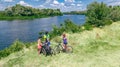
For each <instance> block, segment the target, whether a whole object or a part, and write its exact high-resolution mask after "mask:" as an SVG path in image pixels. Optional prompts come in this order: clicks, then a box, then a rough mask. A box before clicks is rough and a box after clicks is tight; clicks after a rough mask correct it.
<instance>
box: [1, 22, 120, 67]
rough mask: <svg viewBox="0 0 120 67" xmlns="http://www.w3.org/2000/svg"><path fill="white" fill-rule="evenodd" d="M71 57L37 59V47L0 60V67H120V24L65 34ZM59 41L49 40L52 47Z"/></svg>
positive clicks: (31, 47) (63, 54)
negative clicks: (70, 49)
mask: <svg viewBox="0 0 120 67" xmlns="http://www.w3.org/2000/svg"><path fill="white" fill-rule="evenodd" d="M67 37H68V41H69V45H71V46H72V47H73V49H74V51H73V53H72V54H66V53H60V54H57V55H54V56H47V57H45V56H44V55H42V54H41V55H38V54H37V49H36V46H37V44H36V43H33V44H35V45H32V46H30V47H28V48H24V49H23V50H21V51H19V52H15V53H12V54H10V55H9V56H8V57H5V58H2V59H1V60H0V67H120V22H115V23H113V24H111V25H109V26H105V27H104V28H102V29H100V28H94V29H93V30H91V31H83V32H80V33H74V34H70V33H67ZM60 40H61V37H60V36H57V37H55V38H53V39H52V47H54V45H56V44H57V42H59V41H60Z"/></svg>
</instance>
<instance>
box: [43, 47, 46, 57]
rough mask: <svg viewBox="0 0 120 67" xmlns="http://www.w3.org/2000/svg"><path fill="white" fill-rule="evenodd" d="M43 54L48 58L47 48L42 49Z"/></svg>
mask: <svg viewBox="0 0 120 67" xmlns="http://www.w3.org/2000/svg"><path fill="white" fill-rule="evenodd" d="M42 53H43V55H45V56H47V52H46V50H45V48H42Z"/></svg>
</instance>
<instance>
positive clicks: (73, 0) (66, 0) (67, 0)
mask: <svg viewBox="0 0 120 67" xmlns="http://www.w3.org/2000/svg"><path fill="white" fill-rule="evenodd" d="M65 2H75V0H65Z"/></svg>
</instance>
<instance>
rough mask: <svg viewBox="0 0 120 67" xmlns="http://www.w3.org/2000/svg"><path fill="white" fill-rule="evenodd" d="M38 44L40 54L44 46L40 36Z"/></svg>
mask: <svg viewBox="0 0 120 67" xmlns="http://www.w3.org/2000/svg"><path fill="white" fill-rule="evenodd" d="M37 46H38V54H40V52H41V48H42V42H41V39H40V37H39V38H38V41H37Z"/></svg>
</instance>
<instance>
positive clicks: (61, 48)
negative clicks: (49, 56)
mask: <svg viewBox="0 0 120 67" xmlns="http://www.w3.org/2000/svg"><path fill="white" fill-rule="evenodd" d="M54 50H55V52H56V54H58V53H60V52H61V51H62V52H65V53H72V52H73V48H72V46H69V45H67V47H66V49H64V46H63V45H62V44H61V43H58V45H56V46H55V48H54Z"/></svg>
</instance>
